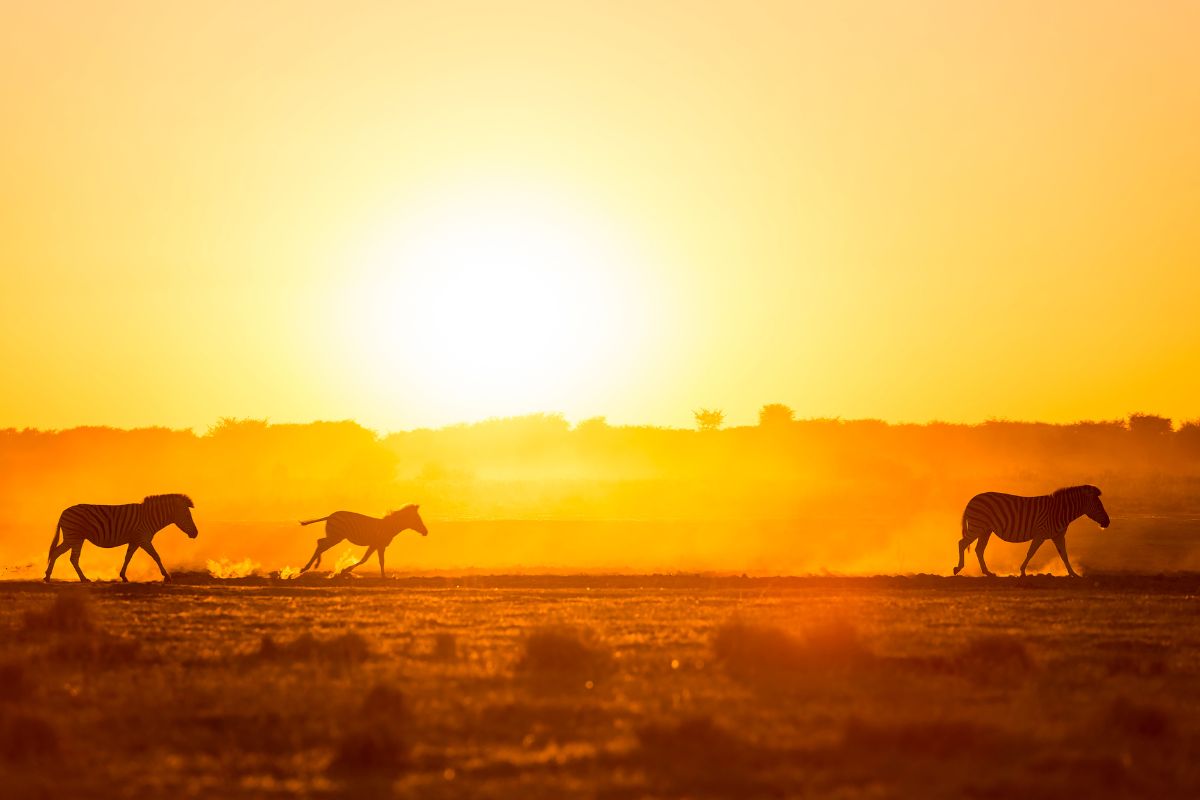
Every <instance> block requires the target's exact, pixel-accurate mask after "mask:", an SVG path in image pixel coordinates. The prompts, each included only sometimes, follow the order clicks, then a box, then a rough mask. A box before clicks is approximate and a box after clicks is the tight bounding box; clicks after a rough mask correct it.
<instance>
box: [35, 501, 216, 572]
mask: <svg viewBox="0 0 1200 800" xmlns="http://www.w3.org/2000/svg"><path fill="white" fill-rule="evenodd" d="M190 508H194V506H193V505H192V501H191V500H190V499H189V498H188V497H187V496H186V495H182V494H156V495H151V496H150V497H147V498H146V499H145V500H143V501H142V502H140V503H129V504H127V505H122V506H94V505H78V506H71V507H70V508H68V509H67V510H66V511H64V512H62V514H61V515H60V516H59V518H58V526H57V527H56V528H55V529H54V538H53V539H51V540H50V555H49V557H48V558H47V560H46V580H47V581H49V580H50V573H51V572H53V571H54V562H55V561H57V560H58V557H59V556H61V555H62V554H63V553H65V552H67V551H68V550H70V551H71V566H73V567H75V572H76V573H78V574H79V580H81V581H87V577H86V576H85V575H84V574H83V570H81V569H80V568H79V553H80V551H81V550H83V543H84V542H85V541H86V542H91V543H92V544H94V545H96V546H97V547H120V546H121V545H127V546H128V547H127V549H126V550H125V563H124V564H122V565H121V580H123V581H126V582H128V581H129V579H128V578H126V577H125V570H126V568H127V567H128V566H129V559H131V558H133V554H134V553H135V552H137V549H138V548H139V547H140V548H142V549H143V550H145V551H146V552H147V553H149V554H150V557H151V558H153V559H154V563H155V564H158V571H159V572H161V573H162V576H163V580H164V581H169V580H171V576H170V574H168V573H167V570H166V568H165V567H163V563H162V559H161V558H159V557H158V551H156V550H155V549H154V543H153V541H152V540H153V539H154V534H156V533H158V532H159V531H161V530H162V529H163V528H165V527H167V526H168V525H171V524H172V523H173V524H175V525H177V526H178V527H179V529H180V530H181V531H183V532H184V533H186V534H187V535H188V538H191V539H195V538H196V536H197V535H198V534H199V531H197V530H196V523H195V521H194V520H193V519H192V512H191V511H189V510H188V509H190ZM60 533H61V534H62V544H59V534H60Z"/></svg>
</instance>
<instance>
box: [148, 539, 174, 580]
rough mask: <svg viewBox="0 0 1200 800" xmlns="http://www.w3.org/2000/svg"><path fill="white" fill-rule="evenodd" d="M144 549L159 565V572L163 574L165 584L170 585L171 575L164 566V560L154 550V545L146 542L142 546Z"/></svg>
mask: <svg viewBox="0 0 1200 800" xmlns="http://www.w3.org/2000/svg"><path fill="white" fill-rule="evenodd" d="M142 549H144V550H145V551H146V552H147V553H149V554H150V557H151V558H153V559H154V563H155V564H158V571H159V572H161V573H162V577H163V583H170V582H171V574H170V573H169V572H167V568H166V567H164V566H163V563H162V559H161V558H159V557H158V551H157V550H155V549H154V543H153V542H146V543H145V544H143V545H142Z"/></svg>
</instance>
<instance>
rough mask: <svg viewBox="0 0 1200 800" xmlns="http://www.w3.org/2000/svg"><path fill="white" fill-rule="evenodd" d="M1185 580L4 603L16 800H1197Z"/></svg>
mask: <svg viewBox="0 0 1200 800" xmlns="http://www.w3.org/2000/svg"><path fill="white" fill-rule="evenodd" d="M1198 611H1200V576H1197V575H1172V576H1160V577H1152V576H1116V575H1110V576H1089V577H1085V578H1082V579H1079V580H1071V579H1067V578H1062V577H1050V576H1038V577H1030V578H1026V579H1018V578H996V579H983V578H975V577H970V578H968V577H961V578H942V577H934V576H914V577H878V578H823V577H812V578H777V579H768V578H761V579H756V578H732V577H721V578H710V577H704V576H688V575H672V576H577V577H550V576H537V577H521V576H514V577H506V576H501V577H463V578H453V577H451V578H411V579H388V580H379V579H371V578H365V577H363V578H338V579H329V578H327V577H326V576H305V578H304V579H303V580H300V581H297V580H292V581H280V580H272V579H267V578H247V579H240V580H231V581H218V580H215V579H211V578H208V577H207V576H202V575H196V574H192V575H189V574H181V575H178V576H177V582H176V583H174V584H171V585H166V586H164V585H161V584H129V585H121V584H112V583H100V584H93V585H90V586H80V585H77V584H74V583H70V582H59V581H56V582H55V583H54V584H51V585H44V584H41V583H32V582H3V583H0V642H2V645H0V772H2V778H3V781H2V782H3V786H4V789H3V792H2V793H3V795H4V796H5V797H12V798H17V797H164V796H181V797H183V796H187V797H191V796H202V797H269V796H292V795H302V796H403V797H422V798H428V797H459V796H473V797H498V798H499V797H522V798H529V797H567V796H574V797H613V798H633V797H679V796H694V797H705V796H710V797H711V796H727V797H733V796H737V797H758V796H762V797H778V796H789V797H795V796H809V797H864V798H865V797H922V798H929V797H1013V796H1019V797H1023V798H1040V797H1047V798H1049V797H1062V796H1064V795H1065V794H1067V793H1072V794H1074V795H1076V796H1079V797H1089V798H1097V797H1196V796H1200V613H1198Z"/></svg>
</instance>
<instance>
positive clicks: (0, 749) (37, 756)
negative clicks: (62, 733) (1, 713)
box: [0, 714, 61, 762]
mask: <svg viewBox="0 0 1200 800" xmlns="http://www.w3.org/2000/svg"><path fill="white" fill-rule="evenodd" d="M60 750H61V742H60V737H59V734H58V728H56V727H54V725H53V724H52V723H51V722H50V721H49V720H48V719H46V718H45V717H41V716H35V715H32V714H13V715H12V716H9V717H3V718H0V758H3V759H4V760H5V761H16V762H23V761H42V760H45V759H49V758H53V757H54V756H57V755H58V753H59V751H60Z"/></svg>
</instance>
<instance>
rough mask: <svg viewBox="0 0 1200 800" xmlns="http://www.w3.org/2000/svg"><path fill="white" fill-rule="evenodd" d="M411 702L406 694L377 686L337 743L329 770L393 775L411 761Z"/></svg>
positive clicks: (351, 774)
mask: <svg viewBox="0 0 1200 800" xmlns="http://www.w3.org/2000/svg"><path fill="white" fill-rule="evenodd" d="M408 719H409V715H408V705H407V702H406V700H405V697H404V694H403V693H402V692H400V691H399V690H398V689H394V688H392V687H390V686H385V685H377V686H375V687H373V688H372V689H371V691H370V692H368V693H367V696H366V697H365V698H364V699H363V704H362V709H361V712H360V714H359V717H358V718H357V719H355V720H354V721H353V722H352V723H351V724H350V726H349V727H348V728H347V730H346V732H345V734H343V736H342V738H341V741H339V742H338V746H337V751H336V753H335V754H334V757H333V761H332V763H330V765H329V769H330V772H333V773H334V774H336V775H340V776H342V777H346V778H353V777H363V778H369V777H390V776H394V775H398V774H399V773H401V772H403V771H405V770H406V769H407V768H408V766H409V764H410V757H409V751H410V749H411V746H410V744H409V740H408V735H407V723H408Z"/></svg>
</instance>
